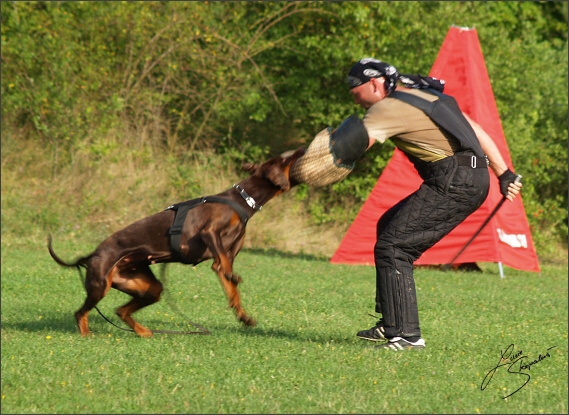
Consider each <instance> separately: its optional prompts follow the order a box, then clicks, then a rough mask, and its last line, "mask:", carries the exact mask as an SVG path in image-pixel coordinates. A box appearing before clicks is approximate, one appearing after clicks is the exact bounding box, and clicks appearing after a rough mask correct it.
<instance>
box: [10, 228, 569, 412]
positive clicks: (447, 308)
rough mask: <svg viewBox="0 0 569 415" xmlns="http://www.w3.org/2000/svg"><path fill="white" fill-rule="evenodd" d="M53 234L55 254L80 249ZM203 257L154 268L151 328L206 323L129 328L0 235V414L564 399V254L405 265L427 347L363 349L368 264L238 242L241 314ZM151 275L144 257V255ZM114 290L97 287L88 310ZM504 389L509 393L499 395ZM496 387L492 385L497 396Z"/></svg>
mask: <svg viewBox="0 0 569 415" xmlns="http://www.w3.org/2000/svg"><path fill="white" fill-rule="evenodd" d="M94 247H95V245H94V243H93V244H91V245H89V244H85V243H84V241H77V243H76V244H75V243H73V242H70V241H61V240H58V239H57V238H56V239H55V240H54V249H55V250H56V252H57V253H58V254H59V255H60V256H61V257H62V258H63V259H66V260H72V259H75V258H76V257H78V256H81V255H85V254H87V253H88V252H89V250H90V249H92V248H94ZM210 265H211V261H207V262H205V263H203V264H201V265H198V266H197V267H192V266H184V265H179V264H173V265H170V266H169V267H168V271H167V278H166V282H165V283H166V289H165V292H164V295H163V298H162V301H160V302H159V303H158V304H155V305H153V306H150V307H148V308H147V309H144V310H142V311H140V312H139V313H137V314H135V317H137V319H138V320H139V321H140V322H141V323H142V324H144V325H146V326H148V327H149V328H151V329H162V330H180V331H184V330H195V329H196V328H195V327H194V326H192V325H191V324H190V322H196V323H198V324H199V325H201V326H203V327H205V328H207V329H208V330H209V331H210V332H211V334H210V335H191V334H156V335H155V336H154V337H152V338H147V339H143V338H139V337H137V336H136V335H134V334H133V333H131V332H128V331H124V330H120V329H118V328H116V327H114V326H112V325H111V324H109V323H108V322H106V321H105V320H104V319H103V318H102V317H101V316H100V315H98V313H97V312H96V311H93V312H92V313H91V315H90V326H91V329H92V330H93V335H92V336H90V337H88V338H82V337H81V336H80V335H79V333H78V331H77V329H76V327H75V321H74V317H73V313H74V312H75V311H76V310H77V309H78V308H79V307H80V306H81V304H82V302H83V300H84V297H85V292H84V289H83V287H82V284H81V280H80V278H79V275H78V272H77V270H75V269H73V268H67V269H66V268H62V267H60V266H58V265H57V264H56V263H55V262H54V261H53V260H52V259H51V258H50V257H49V254H48V252H47V249H46V247H45V242H43V241H37V242H34V243H21V244H13V243H8V242H5V241H4V240H3V241H2V367H1V376H2V401H1V403H2V407H1V408H2V413H6V414H8V413H469V414H473V413H516V414H518V413H567V411H568V406H567V394H568V385H567V372H568V367H567V351H568V347H567V341H568V339H567V321H568V319H567V266H566V265H565V264H564V265H561V266H560V265H547V264H545V265H544V264H542V272H541V274H537V273H528V272H521V271H517V270H514V269H511V268H507V267H506V268H505V278H503V279H501V278H500V276H499V272H498V266H497V265H496V264H486V263H481V264H479V266H480V267H481V268H482V270H483V272H482V273H476V272H458V271H448V272H444V271H441V270H438V269H429V268H418V269H417V270H416V284H417V296H418V301H419V312H420V317H421V328H422V330H423V335H424V338H425V340H426V343H427V348H426V349H424V350H420V351H405V352H394V351H391V350H379V349H376V348H374V347H373V346H374V344H373V343H371V342H366V341H363V340H360V339H358V338H356V336H355V333H356V332H357V331H358V330H361V329H364V328H369V327H370V326H372V325H373V324H374V323H375V321H376V319H375V318H374V317H371V316H370V315H368V313H372V312H373V299H374V290H375V277H374V269H373V267H366V266H341V265H333V264H330V263H329V262H328V260H327V259H326V258H317V257H311V256H303V255H288V254H283V253H280V252H277V251H271V250H267V251H261V250H243V251H242V252H241V253H240V254H239V256H238V257H237V260H236V263H235V270H236V272H237V273H239V274H240V275H241V277H242V278H243V283H242V284H241V286H240V288H241V295H242V300H243V304H244V307H245V309H246V310H247V311H248V313H249V314H251V315H252V316H253V317H255V318H256V319H257V321H258V325H257V326H256V327H250V328H246V327H242V326H241V325H240V323H238V322H237V320H236V319H235V317H234V315H233V312H232V310H230V309H229V308H228V305H227V301H226V298H225V295H224V293H223V291H222V289H221V286H220V284H219V281H218V280H217V276H216V275H215V274H214V273H213V272H212V271H211V270H210ZM155 272H156V274H157V275H158V274H159V273H160V268H159V267H156V268H155ZM127 298H128V297H127V296H125V295H124V294H122V293H118V292H116V291H115V290H111V292H110V293H109V295H108V296H107V297H106V298H105V299H104V300H103V301H102V302H101V303H100V310H101V312H102V313H103V314H105V315H106V316H107V317H108V318H109V319H111V320H112V321H113V322H115V323H116V324H117V325H120V326H121V327H124V325H122V323H121V322H119V320H118V318H117V317H116V316H115V315H114V309H115V308H116V307H118V306H119V305H122V304H123V303H124V302H126V300H127ZM508 395H509V396H508ZM506 396H508V397H507V398H506V399H504V397H506Z"/></svg>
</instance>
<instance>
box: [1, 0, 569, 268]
mask: <svg viewBox="0 0 569 415" xmlns="http://www.w3.org/2000/svg"><path fill="white" fill-rule="evenodd" d="M1 7H2V28H1V30H2V80H1V93H2V233H3V237H6V236H10V235H12V236H14V238H13V239H11V241H14V242H15V241H17V238H18V237H19V236H20V235H27V236H28V237H30V238H37V240H41V241H43V240H44V238H45V233H46V232H47V231H50V232H53V233H55V234H59V235H61V237H63V236H64V235H65V236H66V237H75V238H76V237H77V236H78V235H80V234H82V233H83V234H85V233H87V234H88V235H89V238H90V240H93V241H95V240H97V238H100V237H102V236H104V235H107V234H108V233H109V232H110V231H113V230H116V229H118V228H120V227H122V226H124V225H126V224H128V223H130V222H132V221H133V220H135V219H138V218H140V217H143V216H145V215H147V214H150V213H153V212H154V211H156V210H158V209H162V208H164V207H165V206H168V205H169V204H170V203H172V202H176V201H180V200H185V199H188V198H190V197H196V196H199V195H203V194H208V193H211V192H216V191H220V190H222V189H225V188H227V187H228V186H230V185H231V183H232V182H234V181H235V180H236V178H237V177H238V176H239V174H240V173H239V171H238V167H239V165H240V164H241V162H243V161H261V160H263V159H264V158H266V157H268V156H269V155H272V154H277V153H278V152H280V151H283V150H288V149H292V148H296V147H297V146H300V145H305V144H307V143H309V142H310V141H311V140H312V138H313V137H314V136H315V134H316V133H318V132H319V131H321V130H322V129H323V128H325V127H327V126H335V125H338V124H339V123H340V122H341V121H342V120H343V119H345V118H346V117H347V116H348V115H350V114H352V113H356V114H362V112H361V109H359V108H358V107H356V106H355V105H354V104H353V103H352V101H351V97H350V96H349V94H348V92H347V87H346V85H345V75H346V72H347V70H348V69H349V67H350V65H351V64H352V63H353V62H354V61H355V60H357V59H359V58H361V57H364V56H375V57H378V58H380V59H383V60H385V61H388V62H390V63H392V64H394V65H395V66H397V67H398V68H399V69H400V70H401V71H402V72H411V73H413V72H417V73H422V74H427V73H428V72H429V70H430V67H431V65H432V63H433V62H434V60H435V58H436V56H437V53H438V50H439V48H440V46H441V44H442V42H443V40H444V37H445V36H446V33H447V31H448V29H449V27H450V26H451V25H453V24H454V25H457V26H466V27H474V28H476V30H477V33H478V36H479V39H480V43H481V46H482V49H483V53H484V56H485V60H486V65H487V68H488V72H489V75H490V79H491V82H492V87H493V90H494V93H495V97H496V100H497V105H498V109H499V111H500V116H501V120H502V123H503V127H504V130H505V134H506V138H507V142H508V145H509V148H510V152H511V156H512V160H513V163H514V166H515V170H516V171H518V172H519V173H521V174H522V175H523V176H524V178H525V182H524V190H523V192H524V193H523V195H524V204H525V209H526V213H527V215H528V220H529V222H530V226H531V229H532V232H533V238H534V242H535V244H536V248H537V250H538V254H539V255H540V258H541V260H550V259H551V260H555V259H559V258H564V256H565V254H566V241H567V3H565V2H389V1H388V2H286V3H285V2H247V3H245V2H2V4H1ZM374 147H375V148H372V150H370V151H369V152H368V154H367V155H366V157H365V158H364V159H363V160H362V161H361V162H360V163H359V164H358V166H357V168H356V170H355V171H354V172H353V173H352V174H351V175H350V176H349V177H348V178H347V179H346V180H344V181H343V182H341V183H337V184H335V185H332V186H328V187H326V188H321V189H312V188H308V187H306V186H300V187H298V188H296V189H294V191H293V192H292V194H290V195H285V196H284V197H283V198H282V199H281V201H279V206H278V208H277V207H273V208H271V209H267V210H265V211H264V213H263V215H264V218H261V217H260V216H261V215H258V216H259V218H257V217H256V219H255V226H251V227H250V228H251V230H250V231H249V232H250V238H249V240H248V243H249V244H250V246H259V245H263V246H273V247H277V248H279V249H284V250H290V251H294V252H309V253H317V254H322V255H331V254H332V253H333V252H334V250H335V248H336V247H337V244H338V243H339V241H340V240H341V237H342V235H343V234H344V232H345V230H346V229H347V227H348V226H349V224H350V223H351V221H352V220H353V218H354V217H355V215H356V214H357V212H358V210H359V208H360V207H361V204H362V203H363V201H364V200H365V199H366V197H367V195H368V194H369V192H370V191H371V189H372V187H373V185H374V184H375V182H376V180H377V177H378V176H379V174H380V173H381V171H382V169H383V168H384V167H385V165H386V163H387V161H388V160H389V158H390V157H391V153H392V150H393V147H392V146H391V145H390V144H389V143H388V144H386V145H384V146H374ZM9 241H10V240H9ZM560 253H561V254H560Z"/></svg>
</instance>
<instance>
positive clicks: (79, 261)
mask: <svg viewBox="0 0 569 415" xmlns="http://www.w3.org/2000/svg"><path fill="white" fill-rule="evenodd" d="M47 249H48V250H49V254H50V255H51V257H52V258H53V260H54V261H55V262H57V263H58V264H59V265H61V266H64V267H81V266H82V267H85V266H87V262H88V261H89V259H90V258H91V255H89V256H86V257H81V258H79V259H77V260H76V261H75V262H74V263H71V262H65V261H64V260H62V259H61V258H60V257H58V256H57V255H56V253H55V252H54V251H53V248H52V247H51V235H48V237H47Z"/></svg>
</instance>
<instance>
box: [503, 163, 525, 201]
mask: <svg viewBox="0 0 569 415" xmlns="http://www.w3.org/2000/svg"><path fill="white" fill-rule="evenodd" d="M521 179H522V176H520V175H518V174H515V173H514V172H512V171H511V170H510V169H508V170H506V171H505V172H504V173H502V174H501V175H500V176H499V177H498V180H499V181H500V193H502V196H504V197H505V198H506V199H508V200H509V201H510V202H512V201H513V200H514V199H515V197H516V196H517V195H518V193H520V190H521V189H522V180H521Z"/></svg>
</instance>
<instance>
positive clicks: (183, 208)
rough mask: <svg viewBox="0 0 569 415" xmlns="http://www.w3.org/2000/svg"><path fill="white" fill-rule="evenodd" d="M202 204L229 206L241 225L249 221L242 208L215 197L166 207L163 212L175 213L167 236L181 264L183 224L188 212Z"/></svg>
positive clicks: (231, 201) (235, 203) (233, 202)
mask: <svg viewBox="0 0 569 415" xmlns="http://www.w3.org/2000/svg"><path fill="white" fill-rule="evenodd" d="M204 203H224V204H226V205H229V207H231V208H232V209H233V210H234V211H236V212H237V214H238V215H239V219H241V222H243V224H247V221H248V220H249V214H248V213H247V211H246V210H245V208H244V207H243V206H241V205H240V204H239V203H237V202H235V201H233V200H231V199H226V198H222V197H217V196H203V197H200V198H197V199H192V200H187V201H185V202H180V203H176V204H174V205H171V206H168V207H167V208H166V209H165V210H173V211H175V212H176V216H175V217H174V222H173V223H172V226H171V227H170V229H169V230H168V235H170V248H171V249H172V252H173V253H174V256H175V257H177V259H178V260H179V261H181V262H184V261H183V256H182V250H181V246H180V242H181V238H182V230H183V229H184V222H185V221H186V216H188V212H189V211H190V210H191V209H193V208H195V207H196V206H199V205H202V204H204Z"/></svg>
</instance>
